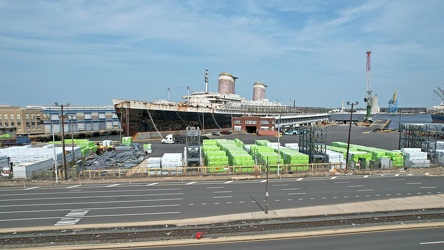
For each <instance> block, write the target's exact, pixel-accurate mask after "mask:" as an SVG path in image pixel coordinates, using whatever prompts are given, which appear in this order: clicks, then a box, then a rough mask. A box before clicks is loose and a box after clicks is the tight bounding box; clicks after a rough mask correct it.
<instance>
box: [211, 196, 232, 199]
mask: <svg viewBox="0 0 444 250" xmlns="http://www.w3.org/2000/svg"><path fill="white" fill-rule="evenodd" d="M232 197H233V196H214V197H213V199H226V198H232Z"/></svg>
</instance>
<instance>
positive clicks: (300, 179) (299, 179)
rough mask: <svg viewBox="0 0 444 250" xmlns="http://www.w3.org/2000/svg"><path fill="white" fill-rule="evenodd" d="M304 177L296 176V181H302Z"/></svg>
mask: <svg viewBox="0 0 444 250" xmlns="http://www.w3.org/2000/svg"><path fill="white" fill-rule="evenodd" d="M303 179H304V178H298V179H297V180H296V181H302V180H303Z"/></svg>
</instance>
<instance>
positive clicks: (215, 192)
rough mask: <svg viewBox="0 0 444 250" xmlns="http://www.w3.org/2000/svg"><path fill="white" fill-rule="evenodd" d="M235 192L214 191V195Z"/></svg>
mask: <svg viewBox="0 0 444 250" xmlns="http://www.w3.org/2000/svg"><path fill="white" fill-rule="evenodd" d="M231 192H233V191H228V190H227V191H213V194H221V193H231Z"/></svg>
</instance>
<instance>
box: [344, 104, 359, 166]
mask: <svg viewBox="0 0 444 250" xmlns="http://www.w3.org/2000/svg"><path fill="white" fill-rule="evenodd" d="M358 103H359V102H347V105H351V110H350V122H349V126H348V140H347V155H346V156H345V170H346V171H347V170H348V158H349V157H348V153H349V151H350V133H351V127H352V117H353V106H354V105H358Z"/></svg>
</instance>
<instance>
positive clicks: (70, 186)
mask: <svg viewBox="0 0 444 250" xmlns="http://www.w3.org/2000/svg"><path fill="white" fill-rule="evenodd" d="M80 186H81V185H74V186H70V187H66V188H76V187H80Z"/></svg>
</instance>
